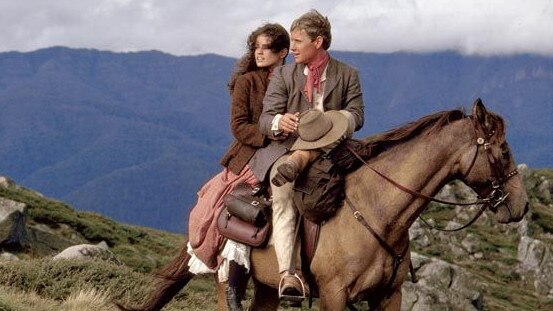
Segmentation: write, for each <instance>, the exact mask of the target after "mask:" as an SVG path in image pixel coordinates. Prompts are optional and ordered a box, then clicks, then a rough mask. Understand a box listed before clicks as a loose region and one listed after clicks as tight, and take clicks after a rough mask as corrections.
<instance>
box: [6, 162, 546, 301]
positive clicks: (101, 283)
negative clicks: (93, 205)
mask: <svg viewBox="0 0 553 311" xmlns="http://www.w3.org/2000/svg"><path fill="white" fill-rule="evenodd" d="M544 180H547V181H548V182H549V183H550V184H551V183H553V171H551V170H534V171H532V172H531V173H530V174H529V175H528V177H527V178H526V186H527V189H528V191H529V196H530V199H531V211H530V213H529V215H528V216H527V217H526V218H527V220H528V226H529V232H531V236H532V237H533V238H535V239H539V240H541V241H543V242H544V243H547V244H548V245H549V246H550V247H551V246H553V235H552V234H553V201H552V200H551V196H550V195H549V196H548V195H547V191H550V189H549V190H547V189H546V190H547V191H544V189H543V184H544ZM549 194H550V192H549ZM0 196H1V197H5V198H8V199H12V200H15V201H19V202H23V203H25V204H27V206H28V214H29V217H28V225H29V227H31V228H42V229H43V230H44V227H48V228H49V230H50V233H51V234H52V235H51V236H56V239H57V240H56V241H57V242H56V243H61V244H64V243H69V244H79V243H85V242H90V243H96V242H99V241H106V242H107V243H108V245H109V246H110V249H111V250H112V251H113V252H114V254H115V255H116V257H117V258H118V259H119V260H120V261H121V262H122V264H116V263H110V262H103V261H94V260H89V261H76V260H66V261H52V260H50V257H51V255H53V254H54V253H56V252H57V250H55V249H54V248H55V247H56V245H57V244H56V243H50V244H48V242H44V243H42V244H41V245H38V246H37V245H34V246H31V247H29V248H27V249H22V250H19V251H14V250H12V251H13V252H14V253H15V254H16V255H18V256H19V257H20V258H22V260H20V261H0V310H10V311H23V310H25V311H27V310H36V311H43V310H44V311H46V310H61V311H65V310H67V311H69V310H72V311H89V310H90V311H92V310H106V311H109V310H115V309H114V308H113V305H112V304H111V302H112V301H113V300H116V301H121V302H124V303H131V304H134V303H139V302H140V301H141V299H144V297H145V296H146V294H147V293H148V291H149V286H150V285H151V284H152V281H153V279H152V278H151V276H150V275H149V274H148V273H147V272H150V271H152V270H154V269H155V268H157V267H159V266H161V265H162V264H163V263H164V262H166V261H167V260H168V259H169V258H170V257H171V256H173V255H175V254H176V253H177V251H178V249H179V247H181V245H182V244H183V242H184V238H185V237H183V236H181V235H176V234H171V233H167V232H163V231H157V230H152V229H149V228H141V227H135V226H128V225H124V224H119V223H117V222H115V221H113V220H110V219H108V218H105V217H103V216H101V215H98V214H94V213H87V212H78V211H76V210H74V209H73V208H71V207H70V206H68V205H66V204H64V203H63V202H59V201H55V200H51V199H48V198H44V197H42V196H41V195H39V194H37V193H35V192H33V191H30V190H27V189H23V188H21V187H17V186H10V187H7V188H2V187H0ZM455 213H456V211H455V210H454V209H452V208H449V207H443V206H439V205H433V206H432V207H431V208H430V209H429V210H428V211H427V212H426V213H425V215H424V217H425V218H426V219H432V220H433V221H435V223H437V224H438V225H443V224H446V223H447V221H448V220H449V219H452V218H454V217H455V216H454V214H455ZM517 230H518V225H516V224H515V225H498V224H496V223H495V221H494V220H493V218H492V217H486V216H484V217H482V218H481V219H480V220H479V221H477V222H476V223H475V224H474V225H473V226H471V227H470V228H468V229H466V230H463V231H461V232H458V233H445V234H442V233H436V232H434V231H432V233H430V234H429V236H430V243H428V244H420V243H416V242H413V245H412V250H413V251H415V252H417V253H420V254H423V255H426V256H430V257H435V258H440V259H442V260H445V261H447V262H449V263H452V264H455V265H458V266H460V267H462V268H464V269H465V270H467V271H469V272H470V274H471V275H472V276H473V281H474V283H475V287H476V288H477V289H478V290H479V291H480V292H481V293H482V295H483V299H482V303H483V306H482V310H486V311H495V310H523V311H526V310H528V311H530V310H544V311H545V310H553V299H551V298H550V297H547V296H544V295H539V294H538V293H537V292H536V290H535V288H534V282H533V281H534V280H533V279H531V278H527V277H525V276H523V275H521V274H519V273H518V272H517V271H516V266H517V246H518V241H519V239H520V235H519V233H518V232H517ZM51 236H50V237H51ZM468 236H470V237H472V239H473V240H474V241H475V245H476V246H475V247H476V248H478V249H479V250H480V251H481V253H482V255H481V257H475V256H473V255H470V256H469V255H467V254H463V253H459V252H456V251H455V249H456V248H460V245H461V244H462V241H464V240H465V239H466V238H467V237H468ZM60 241H61V242H60ZM62 242H63V243H62ZM61 244H60V245H61ZM250 297H251V291H250V292H249V295H248V297H247V298H250ZM248 304H249V300H246V302H245V305H248ZM304 305H305V304H304ZM215 308H216V297H215V288H214V280H213V276H203V277H199V278H196V279H194V280H192V282H191V283H190V284H189V285H188V286H187V287H186V288H185V290H183V291H181V292H180V293H179V295H177V297H176V298H175V299H174V300H173V301H172V302H171V303H170V304H169V305H168V306H167V307H166V308H165V309H164V310H167V311H177V310H215ZM288 309H289V308H284V310H288ZM312 310H317V308H313V309H312Z"/></svg>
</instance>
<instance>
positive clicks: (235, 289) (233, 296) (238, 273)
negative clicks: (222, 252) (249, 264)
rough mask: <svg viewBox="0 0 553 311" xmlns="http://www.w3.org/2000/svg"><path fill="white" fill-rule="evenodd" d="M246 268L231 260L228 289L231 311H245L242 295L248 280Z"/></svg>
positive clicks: (228, 303) (228, 305)
mask: <svg viewBox="0 0 553 311" xmlns="http://www.w3.org/2000/svg"><path fill="white" fill-rule="evenodd" d="M248 276H249V275H248V273H247V270H246V267H244V266H242V265H240V264H238V263H236V262H235V261H233V260H231V261H230V262H229V278H228V287H227V308H228V310H229V311H243V310H244V309H243V308H242V295H243V293H244V292H245V287H246V284H247V280H248Z"/></svg>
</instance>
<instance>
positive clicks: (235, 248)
mask: <svg viewBox="0 0 553 311" xmlns="http://www.w3.org/2000/svg"><path fill="white" fill-rule="evenodd" d="M186 247H187V252H188V254H190V256H191V258H190V260H189V261H188V267H189V269H188V270H189V271H190V272H191V273H194V274H204V273H215V272H218V273H217V277H218V279H219V282H226V281H228V270H229V261H230V260H234V261H235V262H237V263H238V264H240V265H242V266H244V267H246V270H247V271H248V272H249V271H250V247H249V246H248V245H245V244H242V243H238V242H236V241H233V240H227V242H226V243H225V247H224V248H223V251H221V254H220V255H221V257H223V261H222V262H221V265H220V266H219V269H218V270H214V269H210V268H209V267H207V266H206V265H205V264H204V263H203V261H201V260H200V259H198V257H196V255H194V251H193V250H192V247H191V246H190V243H188V244H187V245H186Z"/></svg>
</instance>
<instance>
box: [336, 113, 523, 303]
mask: <svg viewBox="0 0 553 311" xmlns="http://www.w3.org/2000/svg"><path fill="white" fill-rule="evenodd" d="M469 118H470V120H471V122H472V124H473V128H474V132H475V134H476V137H477V139H476V152H475V153H474V158H473V159H472V162H471V165H470V167H469V169H468V171H467V173H466V174H465V176H466V175H468V174H469V173H470V171H471V170H472V167H473V166H474V163H475V162H476V158H477V157H478V154H479V151H480V147H483V148H484V150H486V151H487V152H486V155H487V160H488V163H489V165H490V168H491V172H492V179H491V180H489V186H488V187H486V188H485V189H484V190H483V191H482V193H481V194H480V195H478V197H479V199H477V200H476V201H474V202H451V201H446V200H441V199H437V198H436V197H432V196H429V195H426V194H423V193H420V192H418V191H415V190H412V189H410V188H408V187H406V186H404V185H402V184H400V183H398V182H397V181H395V180H393V179H391V178H390V177H388V176H386V175H384V174H383V173H381V172H379V171H378V170H376V169H375V168H373V167H371V166H370V165H369V164H368V163H367V162H366V161H365V160H364V159H363V158H362V157H361V156H360V155H359V154H358V153H357V152H356V151H355V150H353V148H351V147H349V146H347V149H348V150H349V151H350V152H351V153H352V154H353V155H354V156H355V157H356V158H357V159H358V160H360V161H361V162H362V163H363V165H365V166H366V167H368V168H369V169H370V170H371V171H373V172H374V173H376V174H377V175H379V176H380V177H382V178H383V179H385V180H386V181H388V182H389V183H391V184H392V185H394V186H395V187H396V188H398V189H400V190H402V191H404V192H406V193H408V194H411V195H412V196H414V197H417V198H421V199H425V200H428V201H432V202H437V203H442V204H448V205H462V206H468V205H480V208H479V211H478V213H477V214H476V215H475V216H474V217H473V218H472V219H471V220H470V221H469V222H468V223H467V224H465V225H463V226H461V227H459V228H455V229H440V228H436V227H433V226H431V225H430V224H429V223H428V222H426V220H424V219H423V218H422V217H421V220H422V221H423V222H424V223H425V224H426V225H428V226H429V227H431V228H433V229H436V230H440V231H459V230H462V229H464V228H466V227H468V226H470V225H471V224H473V223H474V222H475V221H476V220H477V219H478V217H480V216H481V215H482V214H483V213H484V211H485V210H486V208H488V207H490V206H491V207H492V208H497V207H498V206H500V205H502V204H503V203H505V200H506V199H507V197H508V196H509V192H507V193H505V192H504V191H503V189H502V188H503V185H504V184H505V183H506V182H507V181H508V180H509V179H511V178H512V177H513V176H515V175H517V174H518V170H517V169H514V170H513V171H511V172H510V173H508V174H505V170H504V168H503V167H502V166H501V162H500V161H499V160H498V159H496V158H495V156H494V155H493V153H492V150H491V143H490V138H491V137H493V136H494V135H495V131H490V132H486V131H485V128H484V127H483V126H482V125H481V124H480V123H479V122H477V120H476V118H475V117H473V116H469ZM481 196H486V197H485V198H483V199H480V197H481ZM345 200H346V203H347V205H348V206H349V207H350V209H351V210H352V212H353V216H354V217H355V219H357V221H359V222H360V223H361V224H362V225H363V226H364V227H365V228H366V229H367V230H368V231H369V232H370V233H371V235H373V237H374V238H375V239H376V240H377V242H378V244H380V246H381V247H382V248H383V249H384V250H385V251H386V252H387V253H388V254H389V255H390V256H391V257H392V259H393V261H392V267H393V272H392V276H391V277H390V279H389V280H388V282H387V284H386V289H387V290H386V292H388V294H391V291H390V290H391V288H392V285H393V282H394V280H395V278H396V276H397V270H398V269H399V266H400V264H401V263H402V262H403V259H404V257H405V254H406V253H407V251H408V250H409V243H407V246H406V247H405V248H404V249H403V250H402V251H401V252H400V253H396V252H395V251H394V250H393V248H392V247H391V246H390V245H389V244H388V243H386V241H385V240H384V239H383V238H382V237H381V236H380V235H379V234H378V233H377V232H376V231H375V230H374V229H373V228H372V227H371V226H370V225H369V223H368V222H367V221H366V219H365V218H364V217H363V214H362V213H361V212H360V211H359V210H358V209H357V208H356V207H355V206H354V205H353V202H351V200H350V199H349V198H348V197H347V196H346V198H345ZM503 205H504V206H506V208H507V210H508V211H509V213H510V214H511V215H512V212H511V208H510V207H509V206H508V204H506V203H505V204H503ZM423 207H424V208H426V205H423ZM417 212H418V211H417ZM409 268H410V272H411V275H412V278H413V282H414V283H415V282H416V277H415V273H414V268H413V265H412V264H410V266H409Z"/></svg>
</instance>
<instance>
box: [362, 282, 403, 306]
mask: <svg viewBox="0 0 553 311" xmlns="http://www.w3.org/2000/svg"><path fill="white" fill-rule="evenodd" d="M369 306H370V301H369ZM373 309H374V310H376V311H400V310H401V287H400V288H399V289H396V290H394V292H393V293H392V294H391V295H390V297H388V298H384V299H383V300H382V302H381V303H380V305H379V306H378V307H376V308H371V309H370V310H373Z"/></svg>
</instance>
